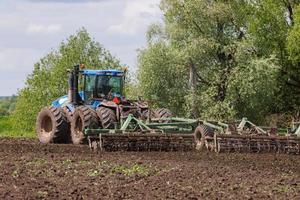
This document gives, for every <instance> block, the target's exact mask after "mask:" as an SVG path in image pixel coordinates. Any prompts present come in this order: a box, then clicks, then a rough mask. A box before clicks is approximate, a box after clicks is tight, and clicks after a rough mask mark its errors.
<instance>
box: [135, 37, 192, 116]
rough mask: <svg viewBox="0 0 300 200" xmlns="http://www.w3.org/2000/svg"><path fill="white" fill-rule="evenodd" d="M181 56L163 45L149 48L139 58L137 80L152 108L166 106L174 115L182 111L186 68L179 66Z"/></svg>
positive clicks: (157, 44) (158, 44)
mask: <svg viewBox="0 0 300 200" xmlns="http://www.w3.org/2000/svg"><path fill="white" fill-rule="evenodd" d="M181 56H182V55H181V53H180V52H179V51H176V50H173V49H171V48H169V47H168V46H167V45H166V44H164V43H163V42H161V43H156V44H154V45H150V46H149V48H148V49H146V50H142V51H141V52H140V55H139V72H138V77H139V81H140V83H141V91H142V92H143V93H142V94H143V96H144V97H145V98H146V99H148V100H149V101H150V103H151V104H152V105H153V106H154V107H168V108H171V109H172V110H173V111H174V112H175V113H176V114H180V113H182V112H183V110H182V109H181V108H183V104H184V95H185V94H186V92H185V91H184V88H186V82H185V79H186V78H187V77H186V75H185V73H184V71H185V69H184V67H185V66H184V65H180V64H178V63H180V62H181ZM162 66H163V67H162Z"/></svg>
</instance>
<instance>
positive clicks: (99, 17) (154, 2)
mask: <svg viewBox="0 0 300 200" xmlns="http://www.w3.org/2000/svg"><path fill="white" fill-rule="evenodd" d="M161 19H162V13H161V11H160V9H159V0H0V96H10V95H13V94H16V93H17V91H18V89H20V88H22V87H24V81H25V80H26V77H27V75H28V74H30V73H31V72H32V69H33V65H34V63H36V62H38V61H39V59H40V58H42V57H43V56H45V55H46V54H47V53H49V52H50V51H51V50H52V49H56V48H57V47H58V45H59V44H60V42H61V41H63V40H65V39H67V38H68V37H69V36H70V35H71V34H74V33H75V32H76V31H77V30H78V29H80V28H81V27H85V28H86V29H87V31H88V32H89V33H90V35H91V37H93V38H94V39H95V40H96V41H98V42H100V43H101V44H102V45H103V46H104V47H105V48H106V49H108V50H109V51H110V52H111V53H112V54H113V55H114V56H116V57H117V58H119V59H120V60H121V62H122V63H124V64H126V65H127V66H129V70H130V71H135V70H136V65H137V60H136V59H137V49H140V48H143V47H145V46H146V38H145V33H146V31H147V27H148V26H149V25H150V24H152V23H157V22H160V21H161Z"/></svg>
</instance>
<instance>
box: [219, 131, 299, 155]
mask: <svg viewBox="0 0 300 200" xmlns="http://www.w3.org/2000/svg"><path fill="white" fill-rule="evenodd" d="M215 151H216V152H218V153H222V152H228V153H229V152H238V153H242V152H246V153H263V152H264V153H268V152H276V153H288V154H290V153H293V154H299V153H300V138H295V137H288V136H252V135H249V136H243V135H216V145H215Z"/></svg>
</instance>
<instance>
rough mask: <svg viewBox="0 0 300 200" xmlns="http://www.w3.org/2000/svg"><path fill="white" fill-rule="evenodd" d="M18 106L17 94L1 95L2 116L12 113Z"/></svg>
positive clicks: (0, 113) (0, 109)
mask: <svg viewBox="0 0 300 200" xmlns="http://www.w3.org/2000/svg"><path fill="white" fill-rule="evenodd" d="M15 106H16V96H11V97H0V116H7V115H9V114H11V113H12V112H13V111H14V109H15Z"/></svg>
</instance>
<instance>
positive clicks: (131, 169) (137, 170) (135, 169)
mask: <svg viewBox="0 0 300 200" xmlns="http://www.w3.org/2000/svg"><path fill="white" fill-rule="evenodd" d="M111 172H112V173H120V174H124V175H125V176H132V175H144V176H147V175H148V174H149V169H148V168H147V167H145V166H142V165H139V164H134V165H132V166H125V165H116V166H114V167H113V168H112V170H111Z"/></svg>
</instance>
